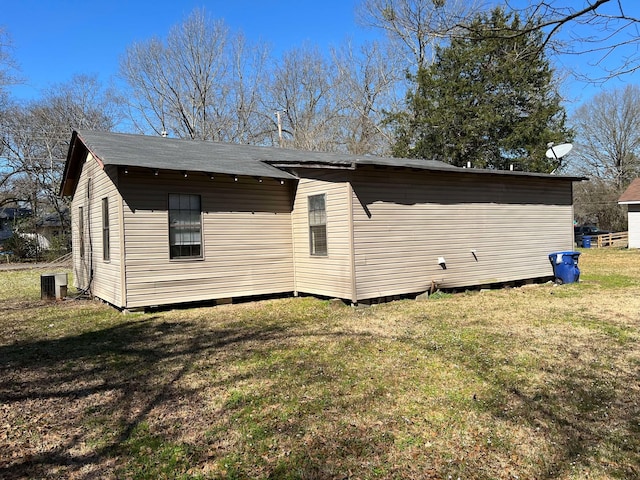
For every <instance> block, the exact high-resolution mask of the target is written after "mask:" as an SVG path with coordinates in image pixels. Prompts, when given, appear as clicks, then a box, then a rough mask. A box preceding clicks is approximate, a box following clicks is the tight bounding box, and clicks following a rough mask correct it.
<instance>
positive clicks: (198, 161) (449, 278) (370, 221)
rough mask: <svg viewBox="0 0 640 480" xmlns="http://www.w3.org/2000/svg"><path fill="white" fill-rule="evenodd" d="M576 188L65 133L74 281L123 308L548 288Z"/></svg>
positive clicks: (367, 161) (409, 165)
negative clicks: (288, 296) (521, 285)
mask: <svg viewBox="0 0 640 480" xmlns="http://www.w3.org/2000/svg"><path fill="white" fill-rule="evenodd" d="M578 180H582V178H578V177H568V176H556V175H546V174H535V173H524V172H513V171H496V170H479V169H463V168H457V167H454V166H451V165H448V164H444V163H441V162H434V161H426V160H407V159H392V158H381V157H372V156H353V155H344V154H339V153H318V152H305V151H295V150H288V149H278V148H270V147H255V146H247V145H235V144H233V145H232V144H222V143H214V142H199V141H191V140H176V139H169V138H162V137H147V136H139V135H128V134H116V133H100V132H89V131H82V132H79V133H77V132H74V133H73V135H72V138H71V144H70V148H69V153H68V156H67V163H66V166H65V171H64V176H63V182H62V185H61V194H62V195H65V196H72V197H73V199H72V204H71V215H72V234H73V246H74V247H73V265H74V280H75V282H76V286H77V287H78V288H80V289H83V290H87V291H90V292H91V294H93V295H95V296H96V297H99V298H102V299H104V300H105V301H107V302H109V303H111V304H113V305H115V306H117V307H120V308H137V307H145V306H153V305H162V304H171V303H179V302H191V301H201V300H214V299H223V298H230V297H244V296H254V295H265V294H284V293H294V294H295V293H308V294H315V295H321V296H327V297H338V298H342V299H346V300H350V301H352V302H361V301H364V300H368V299H375V298H380V297H392V296H396V295H406V294H413V293H420V292H424V291H426V290H429V289H430V288H432V287H433V286H437V287H438V288H458V287H465V286H474V285H490V284H497V283H503V282H518V281H525V280H529V279H547V278H552V277H553V269H552V266H551V264H550V262H549V258H548V255H549V253H551V252H555V251H565V250H572V249H573V205H572V186H573V183H572V182H574V181H578Z"/></svg>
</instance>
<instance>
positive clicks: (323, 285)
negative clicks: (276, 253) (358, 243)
mask: <svg viewBox="0 0 640 480" xmlns="http://www.w3.org/2000/svg"><path fill="white" fill-rule="evenodd" d="M304 174H305V175H306V176H307V177H308V178H302V179H301V180H300V182H299V184H298V189H297V191H296V197H295V202H294V207H293V214H292V215H293V218H292V222H293V225H292V229H293V241H294V252H295V269H296V270H295V280H296V291H298V292H301V293H311V294H315V295H324V296H329V297H338V298H346V299H352V296H353V285H352V278H353V277H352V269H351V265H352V255H351V237H350V212H349V203H350V198H349V191H350V190H349V184H348V183H347V182H346V181H344V175H343V174H341V173H331V172H327V173H319V174H313V173H311V172H308V171H305V172H304ZM318 194H325V195H326V198H325V201H326V213H327V255H326V256H314V255H311V253H310V251H309V212H308V200H307V199H308V197H309V196H310V195H318Z"/></svg>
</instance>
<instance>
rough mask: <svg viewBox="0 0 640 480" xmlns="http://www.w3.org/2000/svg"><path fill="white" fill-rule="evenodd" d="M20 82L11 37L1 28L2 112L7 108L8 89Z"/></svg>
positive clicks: (0, 93)
mask: <svg viewBox="0 0 640 480" xmlns="http://www.w3.org/2000/svg"><path fill="white" fill-rule="evenodd" d="M19 82H20V78H19V76H18V65H17V63H16V62H15V60H14V58H13V44H12V42H11V37H10V36H9V33H8V32H7V31H6V30H5V29H4V28H2V27H0V110H1V109H3V108H6V106H7V102H8V94H7V87H8V86H10V85H15V84H17V83H19Z"/></svg>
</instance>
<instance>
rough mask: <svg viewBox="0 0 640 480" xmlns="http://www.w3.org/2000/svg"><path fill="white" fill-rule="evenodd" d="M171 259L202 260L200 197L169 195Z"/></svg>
mask: <svg viewBox="0 0 640 480" xmlns="http://www.w3.org/2000/svg"><path fill="white" fill-rule="evenodd" d="M169 258H171V259H180V258H202V208H201V206H200V195H191V194H182V193H170V194H169Z"/></svg>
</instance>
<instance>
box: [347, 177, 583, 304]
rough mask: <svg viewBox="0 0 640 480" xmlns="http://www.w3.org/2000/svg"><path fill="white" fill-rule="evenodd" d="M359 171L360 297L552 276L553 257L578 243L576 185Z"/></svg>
mask: <svg viewBox="0 0 640 480" xmlns="http://www.w3.org/2000/svg"><path fill="white" fill-rule="evenodd" d="M358 173H359V175H358V177H357V178H358V180H357V181H354V183H353V218H354V251H355V253H354V255H355V270H356V278H357V281H356V288H357V296H358V299H359V300H363V299H367V298H375V297H383V296H389V295H398V294H406V293H412V292H421V291H425V290H427V289H428V288H429V287H430V285H431V282H432V281H433V282H436V284H437V285H438V286H440V287H443V288H452V287H461V286H472V285H484V284H491V283H498V282H508V281H515V280H523V279H528V278H538V277H546V276H550V275H551V274H552V267H551V264H550V262H549V259H548V254H549V253H551V252H554V251H563V250H572V249H573V231H572V222H573V209H572V203H571V183H570V182H563V181H554V180H543V179H535V178H524V179H520V178H516V177H511V176H510V177H500V176H489V175H478V174H475V175H473V174H462V175H461V174H457V175H451V174H437V173H426V172H397V171H396V172H394V173H393V175H389V174H388V173H386V172H385V171H384V170H380V171H376V170H373V169H371V171H369V172H368V174H365V173H364V172H358ZM474 253H475V256H474ZM439 257H444V259H445V261H446V267H447V268H446V269H442V268H441V267H440V266H439V264H438V258H439Z"/></svg>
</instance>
